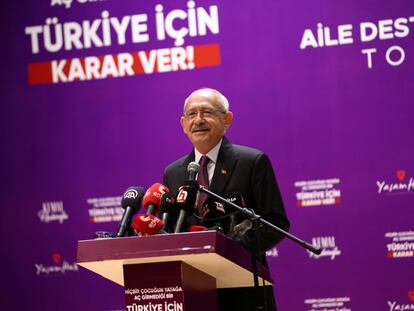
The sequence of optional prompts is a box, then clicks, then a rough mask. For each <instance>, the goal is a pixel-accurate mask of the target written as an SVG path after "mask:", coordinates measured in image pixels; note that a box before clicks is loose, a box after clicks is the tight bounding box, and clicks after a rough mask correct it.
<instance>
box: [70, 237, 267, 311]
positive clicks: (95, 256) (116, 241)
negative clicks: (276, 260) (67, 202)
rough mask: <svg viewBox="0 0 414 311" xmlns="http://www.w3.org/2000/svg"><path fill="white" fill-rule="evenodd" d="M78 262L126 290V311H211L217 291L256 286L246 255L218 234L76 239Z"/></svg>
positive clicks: (261, 271) (262, 272)
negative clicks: (219, 289)
mask: <svg viewBox="0 0 414 311" xmlns="http://www.w3.org/2000/svg"><path fill="white" fill-rule="evenodd" d="M77 264H78V265H80V266H82V267H84V268H86V269H88V270H91V271H93V272H95V273H97V274H99V275H102V276H103V277H105V278H107V279H109V280H111V281H113V282H115V283H117V284H119V285H121V286H124V288H125V300H126V311H140V310H154V311H182V310H185V311H192V310H194V311H195V310H197V311H202V310H206V311H207V310H208V311H214V310H217V298H216V289H217V288H231V287H246V286H254V281H253V273H252V271H253V269H252V264H251V256H250V254H249V253H248V252H247V251H246V250H245V249H244V248H243V247H242V246H241V245H239V244H238V243H237V242H235V241H233V240H231V239H230V238H228V237H226V236H225V235H223V234H221V233H219V232H216V231H200V232H188V233H177V234H160V235H153V236H145V237H124V238H112V239H96V240H84V241H78V254H77ZM258 274H259V276H260V277H262V278H263V279H264V280H265V284H266V285H271V284H272V279H271V278H270V275H269V271H268V270H267V269H266V268H265V267H263V266H262V265H261V264H260V263H258Z"/></svg>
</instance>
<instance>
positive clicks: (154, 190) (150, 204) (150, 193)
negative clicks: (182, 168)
mask: <svg viewBox="0 0 414 311" xmlns="http://www.w3.org/2000/svg"><path fill="white" fill-rule="evenodd" d="M167 191H170V189H168V188H167V187H166V186H164V185H163V184H160V183H155V184H153V185H152V186H151V187H150V188H149V189H148V190H147V192H145V195H144V201H143V205H144V208H145V210H146V211H147V213H146V214H150V215H155V214H157V213H158V212H159V209H160V203H161V197H162V195H163V194H164V193H166V192H167Z"/></svg>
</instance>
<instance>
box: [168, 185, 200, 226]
mask: <svg viewBox="0 0 414 311" xmlns="http://www.w3.org/2000/svg"><path fill="white" fill-rule="evenodd" d="M198 188H199V184H198V182H197V181H195V180H187V181H186V182H185V183H184V185H182V186H181V187H180V188H179V189H178V194H177V199H176V201H175V205H176V207H178V208H179V210H180V212H179V214H178V219H177V223H176V224H175V228H174V233H178V232H180V231H181V228H182V226H183V222H184V219H185V217H186V215H187V213H191V212H193V211H194V205H195V202H196V199H197V191H198Z"/></svg>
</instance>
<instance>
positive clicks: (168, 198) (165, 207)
mask: <svg viewBox="0 0 414 311" xmlns="http://www.w3.org/2000/svg"><path fill="white" fill-rule="evenodd" d="M176 197H177V194H176V193H172V192H166V193H164V194H163V195H162V198H161V203H160V213H170V214H171V213H176V212H177V209H176V208H175V198H176Z"/></svg>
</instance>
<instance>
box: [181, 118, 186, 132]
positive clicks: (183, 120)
mask: <svg viewBox="0 0 414 311" xmlns="http://www.w3.org/2000/svg"><path fill="white" fill-rule="evenodd" d="M180 123H181V127H182V129H183V132H184V133H185V134H187V120H186V119H185V117H184V116H182V117H181V118H180Z"/></svg>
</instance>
